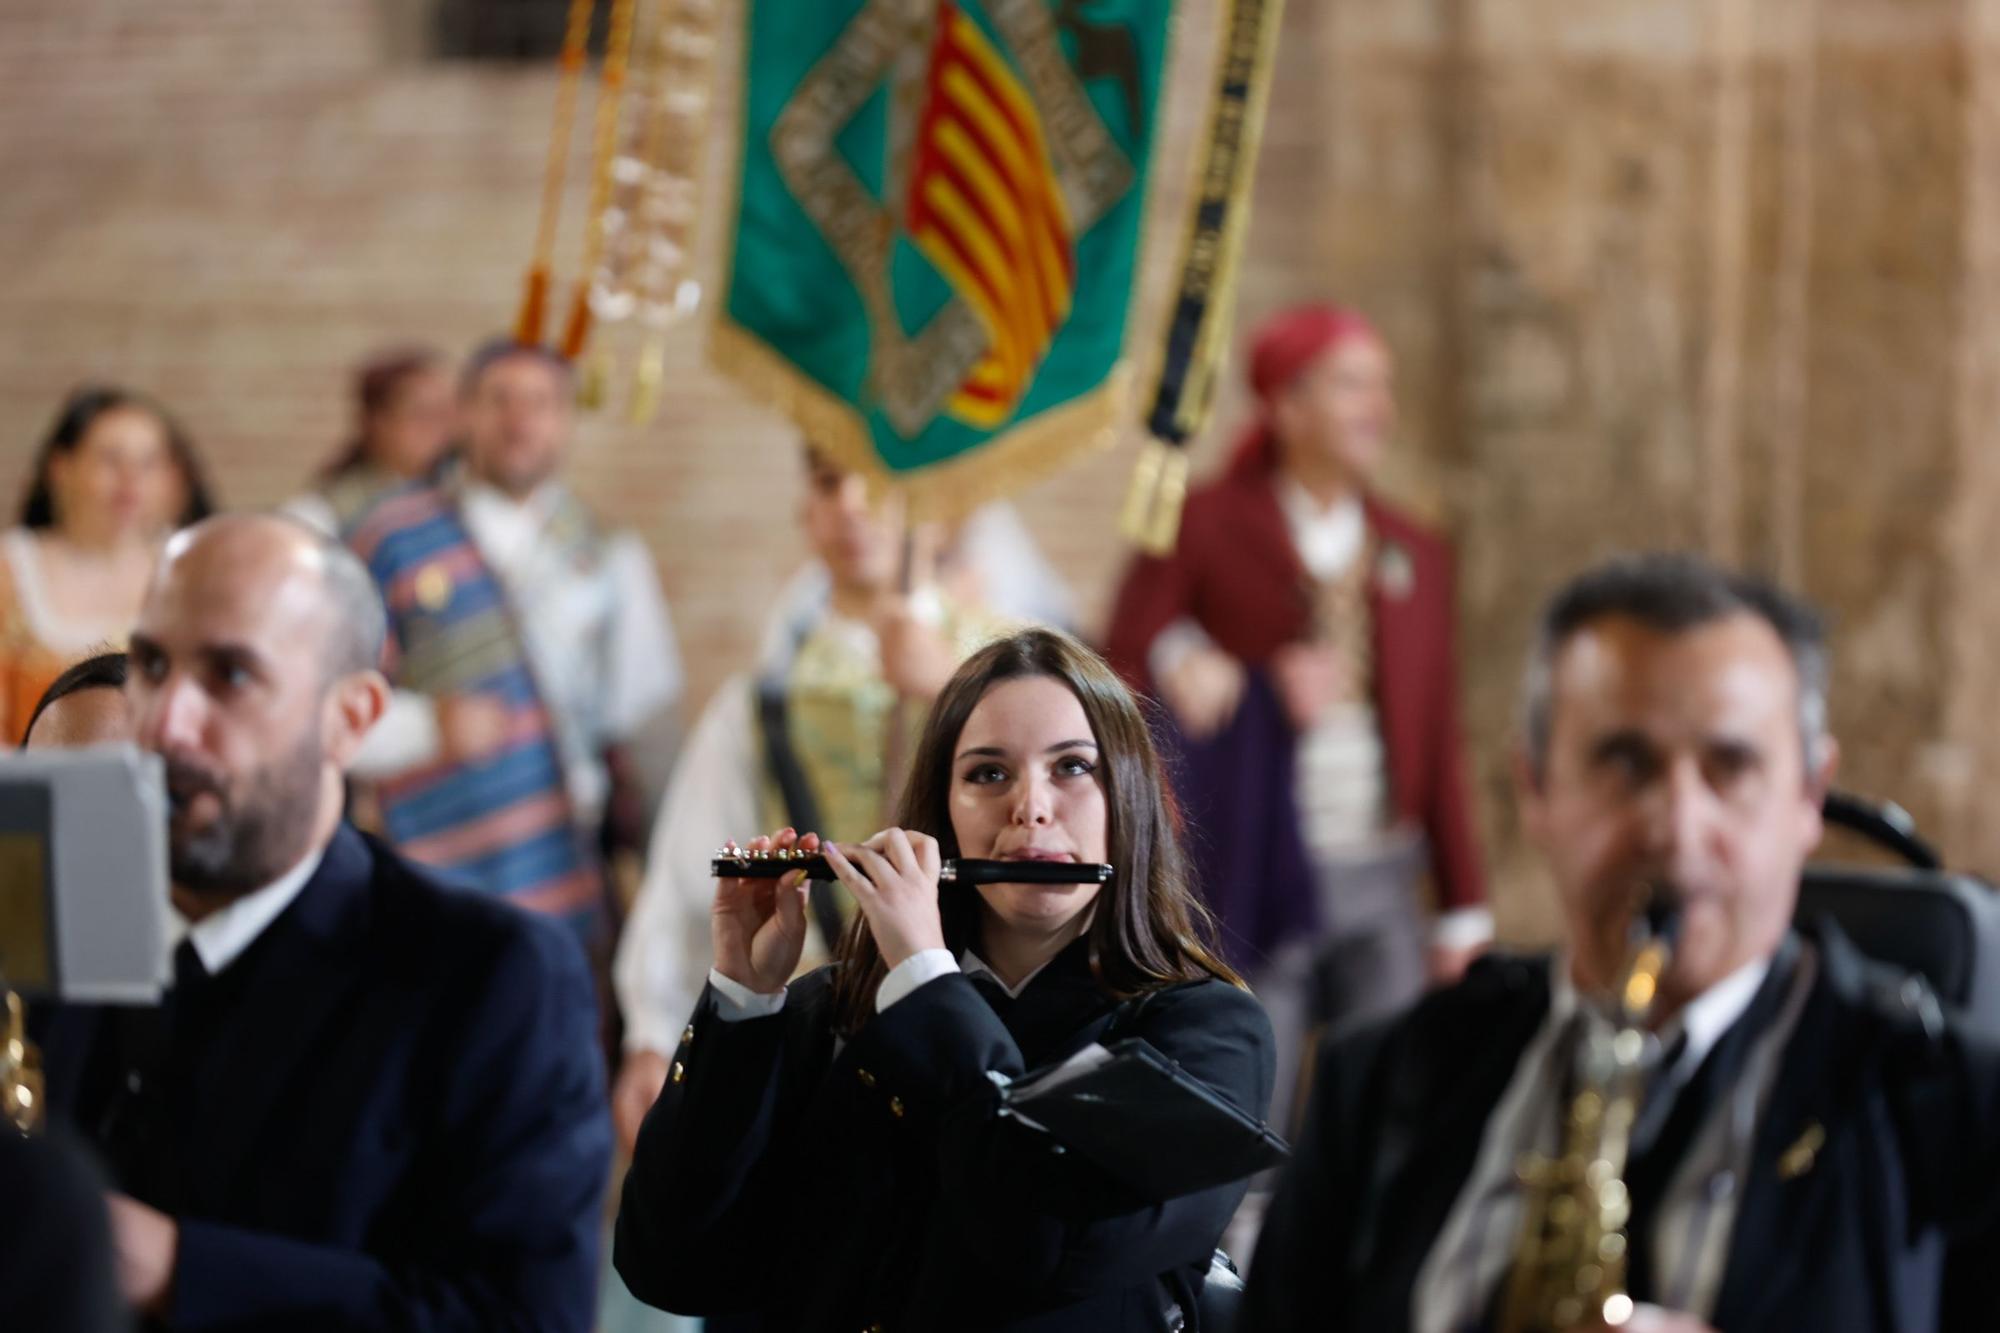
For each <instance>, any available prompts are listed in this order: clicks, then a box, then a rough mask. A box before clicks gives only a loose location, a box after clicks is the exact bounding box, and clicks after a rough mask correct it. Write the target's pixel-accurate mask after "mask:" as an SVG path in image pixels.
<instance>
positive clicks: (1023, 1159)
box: [615, 939, 1272, 1333]
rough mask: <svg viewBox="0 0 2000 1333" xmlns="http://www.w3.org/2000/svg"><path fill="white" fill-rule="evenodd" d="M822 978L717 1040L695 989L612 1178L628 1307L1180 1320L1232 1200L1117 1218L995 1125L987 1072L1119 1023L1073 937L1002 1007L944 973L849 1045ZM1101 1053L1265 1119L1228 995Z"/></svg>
mask: <svg viewBox="0 0 2000 1333" xmlns="http://www.w3.org/2000/svg"><path fill="white" fill-rule="evenodd" d="M832 976H833V969H832V968H822V969H820V970H819V971H816V972H813V973H811V974H810V975H808V976H806V977H805V978H803V979H802V980H800V981H796V982H794V983H793V984H792V986H791V988H790V992H789V995H788V997H787V1000H786V1003H785V1007H784V1008H783V1009H782V1010H780V1011H779V1012H778V1013H776V1014H773V1015H770V1016H768V1017H761V1018H750V1019H745V1020H741V1021H733V1022H730V1021H724V1020H723V1019H721V1018H720V1017H719V1016H718V1015H717V1013H716V1011H715V1004H716V999H715V997H714V994H713V991H712V989H711V991H710V992H708V993H705V994H704V995H703V996H702V1000H701V1003H700V1005H699V1007H698V1008H697V1010H696V1017H695V1020H694V1022H693V1024H692V1025H691V1026H690V1027H689V1029H688V1031H687V1033H686V1034H684V1037H683V1040H682V1043H681V1046H680V1049H679V1050H678V1051H677V1052H676V1053H675V1056H674V1065H673V1072H672V1073H671V1075H670V1076H669V1079H668V1083H667V1088H666V1091H665V1093H664V1094H663V1095H662V1096H661V1098H660V1100H659V1101H658V1103H656V1104H655V1105H654V1107H653V1110H652V1112H651V1113H650V1114H649V1115H648V1117H647V1119H646V1122H645V1125H644V1127H643V1128H642V1129H641V1130H640V1133H639V1141H638V1146H637V1149H636V1151H635V1152H634V1154H633V1160H632V1169H631V1172H630V1174H629V1175H627V1177H626V1180H625V1193H624V1206H623V1208H622V1210H621V1211H620V1213H619V1216H618V1228H617V1240H616V1250H615V1255H616V1263H617V1267H618V1271H619V1273H620V1274H621V1275H622V1276H623V1277H624V1279H625V1282H626V1285H627V1286H629V1287H630V1288H631V1290H632V1292H633V1294H635V1295H637V1296H638V1297H640V1299H642V1300H645V1301H648V1302H650V1303H652V1304H654V1305H658V1306H661V1307H664V1308H666V1309H669V1310H676V1311H680V1312H682V1313H688V1314H709V1315H724V1314H731V1313H742V1314H750V1315H757V1316H761V1321H759V1320H757V1319H752V1320H750V1321H748V1322H747V1323H746V1324H745V1325H744V1326H747V1327H758V1328H762V1329H766V1330H770V1333H780V1331H781V1330H782V1333H810V1331H811V1330H821V1329H825V1330H841V1331H842V1333H856V1331H857V1330H861V1329H867V1328H870V1327H877V1326H879V1327H880V1328H881V1329H883V1330H885V1333H947V1331H949V1333H968V1331H970V1330H1000V1329H1004V1330H1009V1331H1010V1333H1013V1331H1016V1330H1019V1331H1023V1333H1025V1331H1026V1330H1035V1331H1036V1333H1055V1331H1057V1330H1063V1331H1068V1330H1074V1331H1075V1333H1084V1331H1085V1330H1089V1333H1120V1331H1121V1330H1132V1331H1133V1333H1137V1331H1138V1330H1155V1329H1165V1328H1167V1327H1169V1325H1168V1323H1167V1322H1166V1314H1165V1312H1166V1310H1167V1308H1168V1305H1169V1302H1173V1303H1176V1304H1179V1305H1180V1306H1181V1308H1183V1309H1186V1308H1187V1307H1188V1305H1189V1304H1191V1302H1192V1300H1193V1294H1194V1290H1195V1287H1196V1285H1197V1284H1198V1283H1199V1281H1200V1279H1201V1276H1202V1275H1203V1274H1205V1273H1206V1271H1207V1268H1208V1264H1209V1258H1210V1255H1211V1254H1212V1253H1213V1250H1214V1247H1215V1245H1216V1243H1217V1240H1218V1238H1219V1237H1220V1236H1221V1234H1222V1229H1223V1227H1224V1226H1225V1225H1226V1224H1227V1223H1228V1221H1229V1218H1230V1215H1231V1214H1232V1213H1234V1212H1235V1210H1236V1205H1237V1203H1238V1202H1239V1201H1240V1200H1241V1199H1242V1197H1243V1194H1244V1192H1245V1189H1246V1188H1247V1185H1246V1183H1242V1182H1239V1183H1237V1184H1233V1185H1224V1186H1219V1187H1217V1188H1214V1189H1210V1190H1206V1191H1204V1192H1201V1193H1197V1194H1190V1195H1186V1196H1183V1197H1181V1198H1178V1199H1173V1200H1170V1201H1167V1202H1165V1203H1151V1204H1149V1203H1146V1202H1144V1201H1141V1200H1139V1199H1135V1198H1133V1197H1131V1195H1130V1194H1129V1193H1128V1192H1127V1191H1126V1190H1125V1189H1123V1188H1121V1187H1120V1186H1118V1185H1117V1184H1115V1183H1114V1182H1113V1181H1111V1180H1110V1179H1109V1178H1108V1177H1106V1176H1105V1175H1103V1174H1102V1173H1101V1172H1100V1171H1098V1170H1097V1169H1095V1168H1093V1167H1092V1166H1091V1165H1090V1164H1089V1163H1087V1162H1085V1161H1083V1160H1081V1159H1080V1157H1079V1155H1078V1154H1076V1153H1073V1152H1058V1151H1056V1149H1055V1147H1054V1146H1053V1145H1052V1144H1051V1143H1050V1142H1049V1141H1048V1140H1047V1139H1046V1138H1044V1137H1043V1136H1041V1135H1040V1134H1039V1133H1037V1132H1035V1131H1033V1130H1029V1129H1026V1128H1024V1127H1022V1126H1021V1124H1020V1123H1019V1122H1018V1121H1017V1120H1015V1119H1012V1118H1003V1117H1000V1116H998V1115H996V1110H997V1106H998V1099H997V1094H996V1089H995V1086H994V1084H993V1082H992V1080H991V1079H989V1078H988V1077H987V1074H988V1071H989V1070H990V1071H994V1072H997V1073H1000V1074H1003V1075H1006V1076H1008V1077H1010V1078H1011V1077H1019V1076H1020V1075H1021V1074H1023V1073H1024V1072H1026V1071H1028V1070H1030V1069H1033V1068H1036V1067H1038V1066H1041V1065H1044V1064H1048V1063H1051V1062H1054V1061H1057V1060H1061V1059H1063V1058H1064V1057H1066V1056H1068V1055H1070V1054H1072V1053H1073V1052H1075V1051H1077V1050H1080V1049H1081V1048H1082V1047H1084V1046H1086V1045H1088V1044H1089V1043H1090V1042H1092V1041H1095V1040H1098V1039H1100V1038H1102V1037H1103V1036H1104V1035H1105V1034H1106V1031H1107V1029H1108V1028H1110V1027H1111V1025H1112V1024H1113V1021H1114V1016H1115V1011H1117V1010H1118V1009H1119V1008H1120V1006H1119V1004H1118V1002H1116V1001H1115V1000H1113V999H1112V998H1110V997H1109V996H1108V995H1106V994H1105V992H1104V991H1103V990H1102V989H1101V988H1100V987H1099V985H1098V983H1097V982H1096V981H1095V979H1094V978H1093V976H1092V974H1091V971H1090V966H1089V961H1088V940H1087V939H1085V940H1079V941H1077V942H1076V943H1075V944H1073V945H1071V946H1070V947H1069V948H1068V949H1066V950H1064V951H1063V952H1062V953H1061V954H1059V955H1057V957H1056V958H1055V959H1054V960H1053V961H1051V962H1050V963H1049V965H1048V966H1047V967H1046V968H1045V969H1044V970H1043V971H1042V972H1041V973H1039V974H1037V975H1036V976H1035V977H1033V978H1032V979H1031V980H1030V981H1029V982H1028V984H1027V986H1026V987H1025V988H1024V989H1023V990H1022V992H1021V995H1020V997H1019V998H1018V999H1016V1000H1009V999H1008V998H1007V997H1006V995H1005V994H1004V993H1003V992H1002V991H1001V990H1000V989H999V987H998V986H997V985H996V984H995V983H994V982H993V981H992V980H991V979H990V978H988V977H983V976H982V977H981V978H980V979H979V980H978V981H976V982H975V981H974V980H973V979H971V978H969V977H968V976H966V975H964V974H962V973H954V974H950V975H947V976H943V977H940V978H937V979H936V980H933V981H930V982H927V983H925V984H924V985H922V986H919V987H918V988H917V989H916V990H914V991H912V992H910V993H909V994H908V995H906V996H905V997H903V998H902V999H900V1000H898V1001H897V1002H896V1003H894V1004H892V1005H891V1006H890V1007H889V1008H888V1009H887V1010H885V1011H883V1012H882V1013H880V1014H877V1015H876V1016H875V1017H874V1018H872V1019H871V1020H870V1021H869V1022H868V1024H867V1025H866V1026H865V1027H863V1028H862V1029H861V1031H860V1032H859V1033H857V1034H856V1035H855V1036H854V1038H853V1039H852V1040H851V1041H847V1042H845V1043H837V1042H836V1039H835V1036H836V1034H835V1032H834V1028H833V1014H832V1006H831V1003H830V1001H831V998H832ZM1129 1003H1130V1002H1128V1004H1129ZM1126 1013H1127V1014H1130V1013H1131V1010H1130V1009H1129V1008H1128V1009H1127V1010H1126ZM1116 1035H1117V1036H1118V1037H1142V1038H1144V1039H1145V1040H1146V1041H1148V1042H1150V1043H1152V1045H1153V1046H1155V1047H1157V1048H1158V1049H1159V1050H1160V1051H1161V1052H1162V1053H1164V1054H1165V1055H1167V1056H1168V1057H1170V1058H1171V1059H1173V1060H1175V1061H1177V1062H1179V1064H1180V1065H1181V1066H1182V1068H1183V1069H1185V1070H1186V1071H1187V1072H1188V1073H1189V1074H1191V1075H1193V1076H1194V1077H1195V1078H1197V1079H1199V1080H1200V1081H1201V1082H1202V1083H1204V1084H1206V1085H1207V1086H1208V1087H1209V1088H1211V1089H1213V1090H1214V1091H1216V1092H1218V1093H1220V1094H1221V1095H1223V1096H1225V1097H1228V1098H1229V1099H1230V1100H1231V1101H1233V1102H1235V1103H1236V1105H1237V1106H1239V1107H1240V1108H1242V1109H1244V1110H1246V1111H1248V1112H1250V1113H1252V1114H1254V1115H1258V1116H1261V1115H1262V1114H1263V1113H1264V1110H1265V1105H1266V1102H1267V1100H1268V1099H1269V1097H1270V1091H1271V1076H1272V1051H1271V1035H1270V1025H1269V1022H1268V1021H1267V1020H1266V1019H1265V1017H1264V1012H1263V1009H1262V1007H1261V1006H1260V1005H1259V1004H1258V1003H1257V1001H1256V1000H1255V999H1253V998H1252V997H1251V996H1250V994H1249V993H1248V992H1247V991H1243V990H1240V989H1238V988H1236V987H1234V986H1231V985H1228V984H1227V983H1225V982H1222V981H1200V982H1193V983H1188V984H1185V985H1180V986H1175V987H1172V988H1169V989H1166V990H1163V991H1160V992H1157V993H1155V994H1154V995H1153V996H1152V997H1151V998H1150V999H1149V1000H1147V1001H1145V1002H1144V1004H1143V1007H1141V1008H1140V1009H1139V1011H1138V1012H1137V1014H1136V1016H1134V1017H1131V1018H1130V1019H1129V1021H1127V1020H1124V1019H1121V1020H1120V1022H1119V1027H1118V1032H1117V1034H1116ZM1187 1151H1188V1152H1190V1153H1198V1152H1200V1151H1201V1145H1200V1144H1198V1143H1190V1144H1188V1145H1187ZM738 1326H739V1325H738V1324H736V1323H733V1322H732V1323H731V1324H729V1327H731V1328H732V1329H734V1328H736V1327H738Z"/></svg>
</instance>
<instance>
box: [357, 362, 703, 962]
mask: <svg viewBox="0 0 2000 1333" xmlns="http://www.w3.org/2000/svg"><path fill="white" fill-rule="evenodd" d="M572 397H573V385H572V382H571V368H570V366H569V364H568V363H567V362H565V361H563V360H562V359H561V358H559V357H557V356H555V355H554V354H553V353H551V352H548V351H545V350H543V349H541V348H536V347H527V346H522V345H520V344H516V343H513V342H511V341H496V342H493V343H489V344H488V345H486V346H485V347H483V348H481V349H480V350H479V351H478V352H476V353H475V354H474V355H473V357H472V359H471V360H470V362H469V363H468V364H467V367H466V370H465V372H464V375H463V377H462V380H461V410H462V414H463V420H464V430H465V438H464V448H463V451H462V458H461V459H459V460H457V461H456V462H454V463H453V464H452V465H450V466H448V467H447V468H446V469H445V470H444V471H443V472H442V473H441V474H440V475H439V477H438V479H437V480H436V481H435V482H433V483H427V484H419V485H413V486H406V487H401V488H398V489H396V490H392V491H390V492H389V493H387V494H386V495H384V496H383V497H381V498H380V499H379V500H377V501H376V502H375V503H374V504H373V505H371V506H369V507H368V508H367V509H365V510H364V511H363V512H362V513H361V514H360V515H358V516H357V517H355V518H353V519H352V520H350V521H349V522H347V523H346V524H345V525H344V526H343V530H342V532H341V536H342V537H343V538H344V539H345V540H346V541H347V543H348V544H349V545H350V546H351V547H352V548H353V549H354V551H355V553H356V554H358V555H359V556H360V557H361V558H362V560H363V561H365V562H366V563H367V565H368V568H369V571H370V572H371V573H372V574H373V575H374V577H375V580H376V584H377V586H378V587H379V588H380V589H381V591H382V597H383V601H384V602H385V603H386V605H387V607H388V610H389V621H390V630H391V634H390V652H391V657H392V661H391V662H390V664H389V666H390V669H391V673H392V677H393V679H394V681H395V684H396V686H397V688H398V690H399V691H400V692H403V693H404V694H406V695H416V696H419V697H420V698H421V699H422V700H424V701H425V702H426V703H427V704H428V706H427V707H421V708H417V709H408V710H398V711H397V713H395V714H392V718H391V719H390V720H391V721H392V722H394V723H395V724H396V725H398V726H400V727H402V728H404V729H406V730H407V732H408V733H409V734H407V735H404V736H399V737H396V738H395V745H394V748H395V750H396V751H397V752H398V753H399V754H402V755H405V756H407V757H408V762H407V763H406V765H405V766H404V767H402V768H401V769H400V771H397V772H395V773H394V774H393V775H391V776H388V777H386V778H383V779H381V780H379V781H378V783H377V784H376V788H375V796H376V799H377V801H378V802H379V805H380V809H381V818H382V823H383V826H384V830H385V832H386V833H387V834H388V836H389V837H390V839H391V840H393V841H394V842H395V843H396V845H397V846H398V847H399V848H400V849H401V850H403V851H404V852H405V853H406V854H408V855H409V856H411V857H412V858H413V859H416V860H419V861H422V862H425V863H426V864H429V865H431V866H434V867H436V868H438V869H441V870H445V871H448V872H451V873H452V874H454V875H456V876H458V877H460V878H463V879H467V880H469V881H471V882H472V883H473V884H474V885H475V886H476V887H478V888H480V889H483V890H485V891H487V892H490V893H494V894H498V895H501V896H504V897H506V898H509V899H511V900H513V901H515V902H517V903H519V904H521V905H522V906H524V907H527V908H530V909H532V910H535V911H540V912H545V913H549V914H552V915H556V916H560V917H563V918H565V919H567V920H569V921H570V922H571V923H572V924H573V925H575V926H576V928H577V929H578V931H579V932H580V933H581V934H582V935H583V936H584V937H585V938H586V940H587V941H588V942H589V943H591V944H592V945H593V946H594V947H595V948H596V949H597V951H598V952H599V953H600V956H601V952H602V949H603V947H604V946H605V944H606V942H607V941H608V929H607V927H608V909H609V902H608V898H607V894H606V891H605V876H604V870H603V858H602V855H601V853H602V851H603V850H604V849H605V848H606V847H607V846H618V845H630V844H632V843H636V840H637V838H638V837H639V836H640V835H641V834H642V833H643V830H644V822H645V810H644V803H643V801H638V800H633V799H630V798H628V797H627V795H626V787H627V782H626V775H627V774H629V773H630V772H631V771H632V767H633V766H632V763H631V760H630V759H629V757H628V754H627V750H626V747H628V746H629V744H630V743H631V742H633V741H634V740H636V739H638V738H640V737H641V736H651V735H653V734H654V733H655V730H656V729H657V728H659V727H660V725H661V719H662V717H663V716H668V715H670V714H671V711H672V709H673V706H674V704H675V703H676V701H677V699H678V696H679V693H680V688H681V665H680V655H679V651H678V649H677V647H676V645H675V641H674V635H673V629H672V624H671V621H670V620H669V618H668V613H667V606H666V602H665V599H664V598H663V597H662V595H661V593H660V589H659V584H658V579H657V576H656V574H655V572H654V568H653V564H652V560H651V557H650V556H649V555H648V553H647V552H646V550H645V548H644V547H643V546H642V545H641V544H640V543H639V541H638V540H637V538H636V537H634V536H632V535H630V534H624V533H607V532H606V531H604V529H603V528H602V527H601V526H600V525H599V524H598V522H597V521H596V519H595V517H594V516H593V515H592V514H591V513H590V511H589V510H588V509H587V508H586V507H585V506H584V504H583V502H582V501H581V500H580V499H579V498H578V497H577V496H576V495H575V493H574V492H572V491H571V490H570V489H569V488H568V487H567V486H565V485H564V484H563V482H562V481H561V479H560V477H559V476H558V470H559V466H560V463H561V460H562V457H563V454H564V450H565V447H566V445H567V443H568V439H569V436H570V434H571V429H572V424H573V423H572V415H571V407H570V403H571V400H572ZM608 826H609V827H610V832H609V833H607V831H606V830H607V827H608Z"/></svg>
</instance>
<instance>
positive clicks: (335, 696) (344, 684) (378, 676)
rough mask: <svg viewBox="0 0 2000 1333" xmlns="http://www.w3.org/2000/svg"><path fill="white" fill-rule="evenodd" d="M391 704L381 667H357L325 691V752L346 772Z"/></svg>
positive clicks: (386, 682)
mask: <svg viewBox="0 0 2000 1333" xmlns="http://www.w3.org/2000/svg"><path fill="white" fill-rule="evenodd" d="M388 707H389V682H388V681H387V680H385V679H384V678H383V676H382V673H381V672H379V671H354V672H350V673H349V674H347V675H345V676H342V677H341V678H340V679H339V680H337V681H335V682H334V683H333V687H332V688H331V689H329V690H328V691H327V692H326V718H325V725H326V728H327V739H326V754H327V758H329V759H331V760H332V761H333V762H334V763H335V764H336V765H337V766H338V767H339V768H340V770H341V771H342V772H343V773H344V772H346V771H347V766H348V765H349V764H350V763H352V762H353V761H354V756H355V755H356V754H358V753H359V752H360V750H361V743H362V742H363V741H364V740H366V739H367V738H368V733H369V731H371V730H372V729H373V728H374V726H375V724H376V723H377V722H378V721H380V720H381V717H382V714H383V713H384V712H386V711H387V710H388Z"/></svg>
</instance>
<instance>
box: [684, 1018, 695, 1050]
mask: <svg viewBox="0 0 2000 1333" xmlns="http://www.w3.org/2000/svg"><path fill="white" fill-rule="evenodd" d="M693 1042H694V1024H692V1023H690V1024H688V1025H687V1027H685V1028H683V1029H682V1030H681V1045H683V1046H688V1045H692V1044H693Z"/></svg>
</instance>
